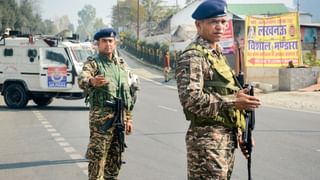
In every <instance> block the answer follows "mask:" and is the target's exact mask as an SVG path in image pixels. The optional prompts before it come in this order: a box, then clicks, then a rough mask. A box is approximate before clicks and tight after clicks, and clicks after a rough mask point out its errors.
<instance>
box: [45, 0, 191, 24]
mask: <svg viewBox="0 0 320 180" xmlns="http://www.w3.org/2000/svg"><path fill="white" fill-rule="evenodd" d="M120 1H121V0H120ZM132 1H136V0H132ZM164 2H165V3H166V4H170V5H175V4H176V2H178V5H180V6H182V4H183V5H184V3H185V0H164ZM116 3H117V0H39V4H40V13H41V15H42V19H51V20H54V19H55V18H56V17H61V16H64V15H68V16H69V19H70V21H71V23H72V24H74V25H77V24H78V15H77V14H78V11H80V10H82V9H83V7H84V6H85V5H87V4H89V5H92V6H93V7H94V8H96V13H97V14H96V17H99V18H102V19H103V21H104V23H105V24H108V23H110V22H111V14H112V6H114V5H116Z"/></svg>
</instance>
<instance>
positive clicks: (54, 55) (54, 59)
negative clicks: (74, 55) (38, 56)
mask: <svg viewBox="0 0 320 180" xmlns="http://www.w3.org/2000/svg"><path fill="white" fill-rule="evenodd" d="M44 56H45V58H44V60H43V62H42V63H43V64H48V65H68V62H69V59H68V56H67V54H66V52H65V51H64V48H49V49H44Z"/></svg>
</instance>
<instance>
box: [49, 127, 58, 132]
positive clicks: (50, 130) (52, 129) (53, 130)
mask: <svg viewBox="0 0 320 180" xmlns="http://www.w3.org/2000/svg"><path fill="white" fill-rule="evenodd" d="M47 130H48V132H56V131H57V130H56V129H54V128H51V129H47Z"/></svg>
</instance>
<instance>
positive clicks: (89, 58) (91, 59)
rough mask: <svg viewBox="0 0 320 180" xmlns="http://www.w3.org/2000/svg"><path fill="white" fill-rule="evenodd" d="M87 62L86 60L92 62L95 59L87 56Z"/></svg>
mask: <svg viewBox="0 0 320 180" xmlns="http://www.w3.org/2000/svg"><path fill="white" fill-rule="evenodd" d="M87 60H88V61H94V60H95V58H94V57H92V56H89V57H87Z"/></svg>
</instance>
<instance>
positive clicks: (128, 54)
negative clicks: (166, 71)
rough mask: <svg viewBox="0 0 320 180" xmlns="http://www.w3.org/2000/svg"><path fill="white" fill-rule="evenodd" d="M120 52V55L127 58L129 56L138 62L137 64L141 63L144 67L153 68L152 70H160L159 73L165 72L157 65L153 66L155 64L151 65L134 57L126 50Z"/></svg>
mask: <svg viewBox="0 0 320 180" xmlns="http://www.w3.org/2000/svg"><path fill="white" fill-rule="evenodd" d="M119 51H120V53H123V54H126V56H129V57H130V58H132V59H134V60H135V61H137V62H139V63H141V64H143V65H146V66H149V67H152V68H154V69H156V70H159V71H161V72H162V71H163V69H162V68H161V67H159V66H156V65H153V64H150V63H148V62H145V61H144V60H142V59H139V58H137V57H135V56H134V55H132V54H131V53H129V52H127V51H126V50H124V49H119Z"/></svg>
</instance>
